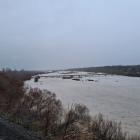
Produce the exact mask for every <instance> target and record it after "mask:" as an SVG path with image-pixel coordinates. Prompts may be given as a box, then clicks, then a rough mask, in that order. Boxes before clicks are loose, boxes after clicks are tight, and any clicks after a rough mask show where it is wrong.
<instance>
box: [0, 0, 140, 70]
mask: <svg viewBox="0 0 140 140" xmlns="http://www.w3.org/2000/svg"><path fill="white" fill-rule="evenodd" d="M139 7H140V1H139V0H133V1H132V0H123V1H122V0H117V1H115V0H113V1H111V0H88V1H85V0H59V1H58V0H40V1H38V0H30V1H29V0H24V1H18V0H12V1H10V0H4V1H0V68H2V67H10V68H13V69H28V70H32V69H37V70H40V69H43V70H47V69H65V68H75V67H91V66H105V65H136V64H140V55H139V53H140V39H139V38H140V9H139Z"/></svg>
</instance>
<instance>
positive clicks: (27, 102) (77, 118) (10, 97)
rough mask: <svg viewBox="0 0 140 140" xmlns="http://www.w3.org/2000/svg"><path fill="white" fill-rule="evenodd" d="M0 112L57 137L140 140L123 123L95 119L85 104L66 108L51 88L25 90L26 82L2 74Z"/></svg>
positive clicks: (60, 139)
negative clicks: (123, 128)
mask: <svg viewBox="0 0 140 140" xmlns="http://www.w3.org/2000/svg"><path fill="white" fill-rule="evenodd" d="M0 113H1V114H4V115H5V114H6V116H7V117H8V118H9V119H10V120H11V121H13V122H15V123H18V124H20V125H22V126H24V127H25V128H26V129H30V130H32V131H35V132H36V133H37V134H38V135H41V136H43V137H45V138H46V139H55V140H140V137H138V136H136V135H135V136H128V134H126V133H125V132H123V130H122V128H121V124H120V123H117V122H114V121H109V120H105V119H104V118H103V116H102V115H101V114H99V115H98V116H96V117H94V118H92V117H90V115H89V110H88V108H87V107H86V106H84V105H80V104H74V105H72V106H71V108H70V109H68V110H64V109H63V107H62V103H61V101H60V100H58V99H56V95H55V94H53V93H51V92H49V91H41V90H39V89H31V90H30V91H29V92H28V94H25V91H24V90H23V82H22V81H21V80H19V79H18V78H15V77H14V76H10V75H7V74H6V73H3V72H1V73H0Z"/></svg>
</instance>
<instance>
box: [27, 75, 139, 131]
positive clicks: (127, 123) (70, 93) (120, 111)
mask: <svg viewBox="0 0 140 140" xmlns="http://www.w3.org/2000/svg"><path fill="white" fill-rule="evenodd" d="M55 74H56V73H55ZM55 74H50V75H55ZM84 74H86V73H84ZM48 75H49V74H48ZM57 75H59V73H57ZM60 75H61V74H60ZM88 79H90V80H91V79H92V80H94V81H88ZM25 84H26V85H28V86H29V87H32V88H40V89H47V90H49V91H52V92H54V93H56V95H57V98H59V99H60V100H61V101H62V103H63V105H64V106H65V107H66V108H67V107H68V105H71V104H73V103H81V104H85V105H86V106H87V107H88V108H89V110H90V113H91V114H92V115H96V114H98V113H102V114H103V115H104V116H105V117H106V118H108V119H112V120H116V121H118V122H119V121H121V122H122V125H123V128H124V129H125V131H130V132H131V133H140V78H138V77H127V76H116V75H103V74H102V75H96V74H95V75H94V74H91V75H88V76H87V77H85V76H83V77H82V78H81V79H80V81H74V80H72V79H62V78H60V77H53V78H52V77H41V78H40V79H39V81H38V82H37V83H34V79H31V80H30V81H26V82H25Z"/></svg>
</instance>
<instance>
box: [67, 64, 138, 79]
mask: <svg viewBox="0 0 140 140" xmlns="http://www.w3.org/2000/svg"><path fill="white" fill-rule="evenodd" d="M69 70H74V71H86V72H96V73H97V72H101V73H106V74H117V75H125V76H133V77H140V65H128V66H122V65H118V66H103V67H87V68H74V69H69Z"/></svg>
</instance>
